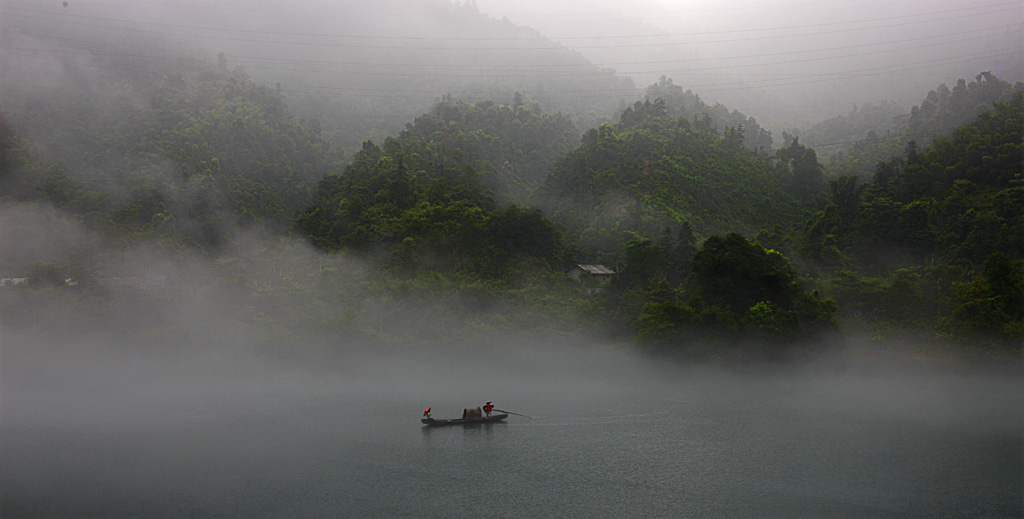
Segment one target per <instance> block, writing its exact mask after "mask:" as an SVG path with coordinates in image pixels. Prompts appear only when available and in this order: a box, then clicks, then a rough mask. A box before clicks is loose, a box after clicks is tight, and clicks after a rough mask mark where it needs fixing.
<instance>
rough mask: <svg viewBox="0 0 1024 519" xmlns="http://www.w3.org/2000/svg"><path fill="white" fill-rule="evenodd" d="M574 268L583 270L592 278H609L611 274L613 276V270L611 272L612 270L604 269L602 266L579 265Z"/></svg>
mask: <svg viewBox="0 0 1024 519" xmlns="http://www.w3.org/2000/svg"><path fill="white" fill-rule="evenodd" d="M576 266H577V267H579V268H580V269H582V270H585V271H587V272H589V273H590V274H591V275H593V276H601V275H604V276H610V275H612V274H615V271H614V270H612V269H610V268H608V267H606V266H604V265H582V264H580V265H576Z"/></svg>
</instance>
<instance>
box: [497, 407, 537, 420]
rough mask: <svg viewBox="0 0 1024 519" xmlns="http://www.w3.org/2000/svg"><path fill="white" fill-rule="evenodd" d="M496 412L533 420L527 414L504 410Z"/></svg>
mask: <svg viewBox="0 0 1024 519" xmlns="http://www.w3.org/2000/svg"><path fill="white" fill-rule="evenodd" d="M495 411H497V412H499V413H506V414H514V415H516V416H522V417H524V418H529V419H530V420H533V417H532V416H526V415H525V414H519V413H513V412H512V411H506V410H504V409H495Z"/></svg>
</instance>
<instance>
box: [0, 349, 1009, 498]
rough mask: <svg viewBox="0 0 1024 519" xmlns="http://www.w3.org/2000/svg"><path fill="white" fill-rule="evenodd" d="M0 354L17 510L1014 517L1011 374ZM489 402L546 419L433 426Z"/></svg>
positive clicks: (240, 354)
mask: <svg viewBox="0 0 1024 519" xmlns="http://www.w3.org/2000/svg"><path fill="white" fill-rule="evenodd" d="M43 337H45V338H46V340H44V341H41V340H39V339H40V338H43ZM4 339H5V345H4V358H3V366H2V368H3V371H2V376H3V387H2V390H3V416H2V418H3V420H2V422H0V433H2V437H3V442H2V451H0V456H2V464H0V486H2V488H3V489H4V490H3V495H2V507H3V508H2V510H3V515H4V517H72V516H74V517H83V516H91V517H128V516H136V517H181V516H227V517H282V516H323V515H335V516H337V515H340V516H347V517H419V516H422V515H423V514H424V513H425V512H427V511H429V513H430V514H432V515H440V516H443V517H465V516H467V515H468V516H474V515H481V514H486V515H489V516H497V517H566V516H568V517H616V516H645V517H688V516H701V517H763V516H766V515H767V516H789V517H795V516H813V517H885V516H888V517H893V516H898V517H1016V516H1020V513H1021V502H1022V501H1021V499H1022V490H1021V489H1022V479H1021V478H1022V468H1024V467H1022V459H1024V446H1022V442H1021V437H1022V434H1024V427H1022V423H1021V418H1020V413H1019V410H1020V409H1021V405H1022V403H1024V397H1022V396H1021V395H1024V391H1021V390H1022V389H1024V388H1022V384H1021V379H1020V377H1019V376H1018V375H1017V374H1014V373H1010V374H1004V375H979V374H976V373H970V372H965V371H961V370H953V371H951V370H948V369H941V368H937V367H935V366H930V367H929V366H921V365H916V366H915V365H911V364H906V365H901V364H897V363H887V362H886V363H871V364H860V363H847V364H846V365H845V366H840V365H839V364H836V363H833V362H829V363H827V364H825V365H815V364H799V365H785V366H784V365H748V366H744V367H735V366H733V367H730V366H728V365H707V364H698V365H679V364H674V363H670V362H666V361H663V360H654V359H650V358H645V357H640V356H636V355H633V354H628V353H626V352H624V351H622V350H618V349H615V348H607V347H602V346H596V345H594V344H589V345H584V344H581V345H580V346H579V347H565V348H562V347H550V346H549V347H548V348H545V349H541V348H539V347H538V346H540V345H537V344H530V343H529V342H528V340H525V339H524V340H523V341H522V342H521V343H520V348H519V349H518V350H508V349H503V350H502V351H496V350H495V349H492V348H489V347H487V346H485V345H477V346H478V347H476V348H474V349H469V348H467V349H465V350H462V351H449V352H442V353H438V352H434V353H425V352H421V353H415V352H413V351H393V352H391V353H390V354H389V353H387V352H380V353H379V354H375V355H365V354H357V353H354V351H356V349H355V348H353V349H352V351H353V353H346V345H338V346H339V350H338V352H337V353H335V354H322V353H321V354H313V353H298V354H293V355H290V356H289V357H288V358H281V356H275V355H269V354H267V352H257V351H254V350H253V349H252V348H251V347H249V346H246V345H245V344H244V343H243V341H240V342H239V343H236V344H219V345H215V344H197V345H196V346H197V348H195V349H185V350H178V351H174V350H164V351H154V350H153V349H152V348H151V347H148V346H147V345H144V344H121V345H115V344H112V343H111V342H105V341H104V339H102V338H100V337H98V336H91V337H90V336H88V335H86V336H83V339H84V340H75V339H72V338H63V339H60V338H56V339H55V338H54V336H53V335H52V334H49V335H47V334H42V335H40V334H24V333H7V334H5V337H4ZM108 339H110V338H109V337H108ZM47 341H49V342H47ZM58 352H59V353H58ZM484 400H493V401H495V403H496V404H497V407H498V408H499V409H505V410H509V411H513V412H517V413H520V414H525V415H530V416H531V418H526V417H521V416H515V415H513V416H511V417H510V418H509V419H508V420H507V422H506V423H500V424H492V425H486V426H477V427H467V428H462V427H453V428H441V429H430V428H424V427H423V426H421V425H420V423H419V417H420V415H421V413H422V410H423V409H425V408H426V407H433V415H434V416H435V417H437V418H445V417H458V416H460V415H461V411H462V408H463V407H470V406H476V405H479V404H481V403H482V402H483V401H484Z"/></svg>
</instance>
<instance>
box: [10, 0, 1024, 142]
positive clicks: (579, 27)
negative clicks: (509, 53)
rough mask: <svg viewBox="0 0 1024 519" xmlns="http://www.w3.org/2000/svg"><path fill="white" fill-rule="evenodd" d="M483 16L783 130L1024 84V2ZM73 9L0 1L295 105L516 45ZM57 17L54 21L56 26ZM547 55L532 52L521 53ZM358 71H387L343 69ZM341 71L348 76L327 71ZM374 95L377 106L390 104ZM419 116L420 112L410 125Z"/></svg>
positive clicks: (319, 4) (403, 7)
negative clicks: (263, 71)
mask: <svg viewBox="0 0 1024 519" xmlns="http://www.w3.org/2000/svg"><path fill="white" fill-rule="evenodd" d="M475 3H476V6H477V7H478V8H479V9H480V10H481V11H482V12H484V13H486V14H488V15H491V16H493V17H495V18H498V19H501V18H502V17H507V18H508V20H509V21H511V22H513V23H515V24H517V25H521V26H525V27H531V28H534V29H536V30H537V31H539V32H540V33H541V34H543V35H544V36H546V37H548V38H551V39H554V40H555V41H557V42H559V43H561V44H562V45H564V46H565V47H568V48H571V49H574V50H576V51H578V52H580V53H581V54H582V55H583V56H585V57H586V58H588V59H589V60H591V61H592V62H594V63H596V64H598V65H600V66H602V67H604V68H608V69H614V70H615V71H617V72H618V73H620V74H623V75H628V76H630V77H632V78H633V79H634V80H635V83H636V85H637V86H640V87H645V86H647V85H649V84H651V83H653V82H655V81H656V80H657V79H658V77H660V76H662V75H665V76H668V77H671V78H672V79H673V80H674V81H675V82H676V84H679V85H682V86H684V88H689V89H692V90H693V91H694V92H696V93H698V94H700V95H701V97H702V98H703V99H705V100H707V101H711V102H722V103H724V104H726V105H727V106H729V107H730V108H735V109H739V110H741V111H743V112H745V113H747V114H748V115H753V116H755V117H757V118H758V119H759V120H761V121H764V122H767V123H769V124H771V123H774V125H775V126H776V127H777V126H779V125H786V124H796V123H797V122H800V123H811V122H816V121H817V120H820V119H823V118H825V117H829V116H832V115H836V114H840V113H846V112H847V111H848V110H849V109H850V108H851V106H852V105H853V104H855V103H857V104H863V103H867V102H878V101H888V100H894V101H897V102H899V103H900V104H902V105H904V106H905V107H907V108H908V109H909V106H911V105H913V104H917V103H919V102H920V101H921V99H923V98H924V95H925V94H926V93H927V91H928V90H929V89H931V88H935V87H936V86H937V85H938V84H940V83H946V84H948V85H952V84H953V83H955V82H956V80H957V79H959V78H961V77H963V78H967V79H970V78H973V77H974V76H975V75H977V74H978V73H979V72H982V71H985V70H991V71H993V72H995V73H996V75H998V76H1000V77H1001V78H1003V79H1006V80H1008V81H1011V82H1013V81H1019V80H1024V77H1021V76H1024V72H1022V68H1024V67H1022V65H1021V63H1022V62H1024V43H1022V34H1024V23H1022V20H1024V2H1021V1H1020V0H945V1H927V2H926V1H922V0H888V1H883V0H824V1H820V2H810V1H808V0H759V1H753V0H714V1H712V0H635V1H631V2H628V3H627V2H623V1H621V0H588V1H581V0H559V1H557V2H551V1H549V0H515V1H508V0H476V2H475ZM68 4H69V5H68V7H66V8H63V9H62V8H61V7H60V6H61V1H60V0H52V1H51V0H47V1H46V2H42V1H38V2H37V1H26V0H0V28H3V26H4V23H5V22H6V23H7V24H8V25H7V26H8V27H11V26H15V27H16V26H18V25H19V24H25V23H27V22H29V21H31V20H43V19H50V18H48V17H51V16H52V15H53V14H54V12H56V13H58V14H61V15H64V16H63V17H64V18H65V19H66V20H67V21H68V22H69V23H72V24H73V25H71V26H70V27H72V28H77V29H82V28H84V27H90V26H95V27H103V26H106V25H109V24H111V23H115V22H118V23H122V22H125V21H142V23H141V24H140V25H137V26H135V27H133V30H134V31H136V32H144V33H151V34H154V35H157V36H158V37H164V36H167V35H169V34H173V33H181V34H182V35H184V36H186V37H187V38H189V39H190V40H191V41H190V43H192V44H194V45H196V46H199V47H201V48H204V49H206V50H209V51H211V52H212V53H213V55H215V54H216V52H217V51H218V50H225V51H227V53H228V54H229V59H230V60H231V62H232V64H233V65H234V64H247V62H248V63H249V64H252V63H255V62H258V61H261V62H262V64H263V66H264V67H265V68H267V69H272V70H278V71H284V72H282V73H279V74H278V76H279V77H270V76H267V77H262V76H261V77H257V79H258V80H267V81H270V82H274V81H281V82H282V83H284V87H285V89H286V90H287V89H289V88H291V89H292V90H293V91H294V90H295V89H296V88H300V87H301V88H304V89H306V90H312V89H321V90H325V91H329V89H330V88H334V87H336V86H337V84H338V76H334V75H332V74H342V73H344V74H347V76H345V77H346V78H348V79H351V78H352V77H354V76H353V72H354V73H355V74H364V77H367V78H371V79H372V78H373V77H382V76H386V75H388V74H394V73H395V72H396V68H397V67H406V68H407V69H408V70H411V71H414V72H417V73H421V74H434V75H446V74H447V75H449V76H450V78H451V81H452V84H453V87H454V84H455V83H457V82H458V81H460V78H463V77H467V76H471V75H478V76H479V78H486V70H484V71H482V72H481V71H480V70H467V67H466V66H465V65H466V64H467V60H460V61H457V62H450V63H449V62H444V61H443V60H437V59H433V58H437V56H436V54H438V53H436V52H435V53H433V54H435V55H433V56H432V55H431V54H430V50H429V49H430V48H431V47H441V48H443V47H451V46H453V45H467V42H470V43H472V44H473V45H477V46H480V47H494V48H501V47H507V46H509V45H515V44H512V43H510V42H509V41H508V40H507V39H500V38H499V39H496V40H492V41H488V38H487V33H486V32H484V33H481V34H476V33H474V30H479V29H480V28H479V27H469V26H466V32H465V33H464V34H451V35H450V36H448V35H447V34H449V33H450V30H446V31H447V32H445V33H444V34H445V35H444V36H438V35H437V34H436V33H431V32H430V28H431V27H433V26H436V24H437V20H438V15H437V13H438V11H436V10H434V11H432V10H431V9H432V7H431V6H432V5H433V4H431V2H429V1H427V0H408V1H407V3H405V2H402V1H400V0H392V1H389V2H384V1H383V0H382V1H381V2H379V3H372V4H368V3H360V2H354V1H349V0H338V1H333V2H327V1H326V0H302V1H296V2H289V3H284V2H281V1H278V0H249V1H246V2H242V1H240V0H221V1H218V2H216V3H208V2H195V1H189V0H136V1H133V2H124V1H123V0H69V2H68ZM44 10H49V11H51V12H50V13H47V14H43V13H42V11H44ZM4 16H7V17H8V19H7V20H6V21H5V20H4ZM477 32H479V31H477ZM358 38H363V39H362V40H358ZM535 40H536V39H532V40H531V39H530V38H526V39H524V40H523V42H524V43H523V45H531V44H535V43H536V41H535ZM352 44H354V45H352ZM400 47H403V48H404V49H405V50H409V49H415V50H418V51H420V52H421V53H423V54H425V55H426V56H425V57H420V56H419V55H414V54H413V53H409V52H406V53H405V54H400V53H399V52H397V51H396V52H393V53H391V54H387V52H388V49H398V48H400ZM506 50H507V49H506ZM360 53H361V54H360ZM449 54H451V53H449ZM399 56H401V57H399ZM353 63H355V65H358V66H361V67H363V68H364V69H365V68H366V67H369V66H371V65H372V66H373V67H375V68H374V69H373V70H369V71H366V70H356V69H354V68H352V67H349V68H344V67H345V66H349V65H352V64H353ZM343 65H344V66H343ZM491 66H492V67H493V65H491ZM534 66H536V67H538V68H539V67H542V66H543V65H540V64H534ZM331 67H333V68H334V69H335V70H331V71H329V72H328V71H326V69H328V68H331ZM255 68H256V67H255V66H250V70H253V69H255ZM299 68H301V69H303V70H306V71H313V72H315V73H316V74H318V77H317V78H316V79H317V81H312V80H309V79H305V78H304V79H303V80H302V81H301V82H300V83H299V84H292V83H296V81H297V80H296V79H295V74H293V72H292V70H293V69H299ZM271 75H272V74H271ZM474 80H476V81H478V82H479V81H485V80H486V79H474ZM393 87H394V88H395V90H396V95H401V92H397V90H399V89H402V90H406V91H408V92H407V94H408V95H409V96H413V95H415V96H419V97H422V98H424V99H426V101H423V102H424V103H426V102H429V100H430V99H433V98H434V97H435V96H438V95H441V94H443V93H444V92H434V91H430V92H423V91H422V90H423V86H422V85H404V84H402V85H394V86H393ZM363 88H369V87H366V86H363ZM374 88H376V87H374ZM361 95H364V96H366V95H374V96H379V95H380V92H378V91H373V92H370V93H367V92H362V93H361ZM613 95H615V96H619V95H622V94H620V93H617V92H616V93H613ZM630 95H632V94H630ZM614 101H615V102H618V99H615V100H614ZM421 109H422V107H420V106H419V105H417V106H416V107H415V109H414V108H413V107H410V113H411V112H415V111H418V110H421Z"/></svg>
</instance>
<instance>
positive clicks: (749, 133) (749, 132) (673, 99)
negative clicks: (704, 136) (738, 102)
mask: <svg viewBox="0 0 1024 519" xmlns="http://www.w3.org/2000/svg"><path fill="white" fill-rule="evenodd" d="M658 99H661V100H662V101H663V102H664V103H665V109H666V111H667V115H668V116H669V117H685V118H687V119H690V120H703V121H704V122H705V125H710V126H711V127H712V128H714V129H715V130H716V131H717V132H718V134H719V135H725V132H726V131H728V130H729V128H732V129H734V130H738V131H739V132H740V133H742V134H743V145H744V146H746V147H747V148H748V149H750V150H760V151H766V152H770V151H771V150H772V146H773V144H774V143H773V139H772V132H771V131H769V130H767V129H766V128H763V127H761V125H760V124H758V122H757V120H756V119H754V118H753V117H748V116H747V115H745V114H743V113H742V112H740V111H738V110H732V111H729V108H728V107H726V106H725V105H723V104H721V103H716V104H714V105H709V104H707V103H705V102H704V101H703V100H702V99H701V98H700V95H698V94H695V93H694V92H693V91H692V90H686V91H685V92H684V91H683V87H682V86H680V85H676V84H674V83H673V82H672V79H671V78H667V77H665V76H662V77H661V79H660V80H659V81H658V82H657V83H655V84H653V85H651V86H649V87H647V91H646V92H645V94H644V100H645V101H651V102H654V101H656V100H658ZM626 110H627V111H629V110H630V108H626ZM626 118H627V119H628V118H629V115H626ZM778 144H779V145H780V146H785V145H788V144H789V143H788V142H782V143H778Z"/></svg>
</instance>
